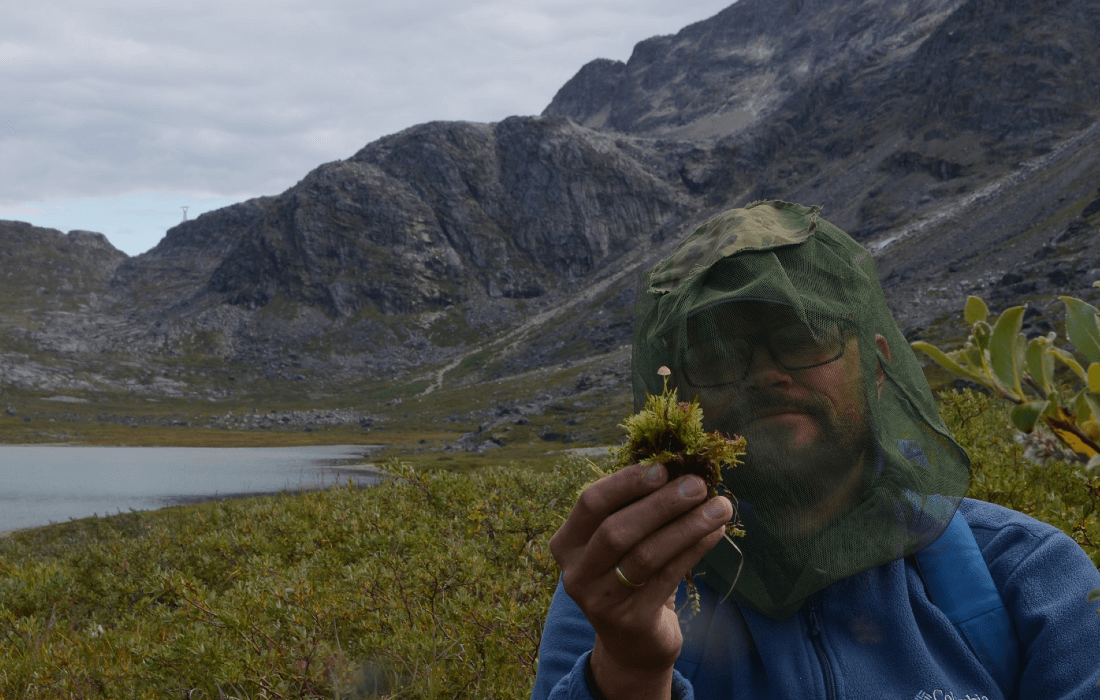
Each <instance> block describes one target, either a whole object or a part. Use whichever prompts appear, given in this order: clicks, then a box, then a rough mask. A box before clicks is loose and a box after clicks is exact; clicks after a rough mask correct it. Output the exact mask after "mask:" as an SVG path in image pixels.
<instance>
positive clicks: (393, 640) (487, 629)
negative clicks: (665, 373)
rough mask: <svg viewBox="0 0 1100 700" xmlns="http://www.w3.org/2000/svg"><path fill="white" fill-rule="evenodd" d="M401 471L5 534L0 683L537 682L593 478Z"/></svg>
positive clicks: (420, 694)
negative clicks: (570, 521)
mask: <svg viewBox="0 0 1100 700" xmlns="http://www.w3.org/2000/svg"><path fill="white" fill-rule="evenodd" d="M399 472H400V473H399V477H400V478H399V479H397V480H395V481H391V482H388V483H385V484H383V485H381V486H378V487H374V488H370V489H354V488H350V487H349V488H336V489H332V490H329V491H320V492H310V493H305V494H298V495H284V496H279V497H266V498H255V499H243V500H232V501H221V502H217V503H209V504H203V505H201V506H192V507H187V508H172V509H166V510H163V511H155V512H134V513H129V514H121V515H118V516H113V517H109V518H99V519H89V520H81V521H73V522H70V523H64V524H60V525H55V526H51V527H47V528H42V529H39V530H33V531H26V532H19V533H15V534H13V535H10V536H9V537H7V538H4V539H3V540H0V696H2V697H5V698H51V699H53V698H59V697H71V698H91V697H110V698H122V697H157V698H164V697H178V698H233V697H240V698H291V697H293V698H334V697H336V698H365V697H376V696H387V695H393V696H395V697H397V696H399V697H402V698H434V697H455V696H466V697H522V696H524V695H526V694H528V693H529V692H530V687H531V684H532V682H533V669H534V667H535V662H536V655H537V650H538V641H539V638H540V636H541V630H542V620H543V618H544V616H545V614H546V610H547V607H548V606H549V602H550V597H551V596H552V594H553V590H554V587H555V584H556V580H557V576H558V570H557V566H556V564H555V563H554V561H553V558H552V557H551V556H550V554H549V550H548V542H549V538H550V536H551V535H552V534H553V532H554V531H555V530H557V528H558V526H559V525H560V523H561V519H562V517H563V515H564V513H566V512H567V511H568V509H569V508H570V507H571V505H572V502H573V499H574V497H575V495H576V492H577V489H578V488H579V486H580V485H581V484H582V483H583V482H584V480H585V479H587V477H588V475H589V474H590V472H588V471H587V470H586V469H581V468H567V467H562V468H560V469H558V470H557V471H554V472H552V473H544V474H537V473H532V472H530V471H525V470H522V469H518V468H496V469H486V470H483V471H481V472H479V473H476V474H471V475H454V474H446V473H431V474H420V473H417V472H415V471H412V470H411V469H409V468H404V467H402V468H400V469H399Z"/></svg>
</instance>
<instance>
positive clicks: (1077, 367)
mask: <svg viewBox="0 0 1100 700" xmlns="http://www.w3.org/2000/svg"><path fill="white" fill-rule="evenodd" d="M1050 354H1051V355H1054V356H1055V357H1056V358H1058V360H1060V361H1061V363H1062V364H1064V365H1065V366H1066V367H1069V368H1070V369H1071V370H1073V373H1074V374H1076V375H1077V376H1078V377H1079V378H1080V379H1081V381H1086V380H1085V370H1083V369H1082V368H1081V363H1079V362H1078V361H1077V359H1076V358H1074V357H1073V355H1070V354H1069V353H1068V352H1066V351H1065V350H1063V349H1062V348H1056V347H1052V348H1051V349H1050Z"/></svg>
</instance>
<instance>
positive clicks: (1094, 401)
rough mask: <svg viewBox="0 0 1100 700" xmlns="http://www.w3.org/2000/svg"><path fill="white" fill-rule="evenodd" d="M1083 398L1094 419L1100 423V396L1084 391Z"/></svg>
mask: <svg viewBox="0 0 1100 700" xmlns="http://www.w3.org/2000/svg"><path fill="white" fill-rule="evenodd" d="M1081 398H1082V399H1084V402H1085V404H1086V405H1087V406H1088V407H1089V411H1091V412H1092V415H1093V417H1094V418H1096V420H1097V421H1100V394H1096V393H1092V392H1087V391H1082V392H1081ZM1081 420H1084V419H1081Z"/></svg>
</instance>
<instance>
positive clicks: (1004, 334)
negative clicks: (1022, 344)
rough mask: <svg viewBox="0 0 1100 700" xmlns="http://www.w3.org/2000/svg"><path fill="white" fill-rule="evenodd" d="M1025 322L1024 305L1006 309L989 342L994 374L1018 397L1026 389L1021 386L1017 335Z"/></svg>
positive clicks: (990, 362)
mask: <svg viewBox="0 0 1100 700" xmlns="http://www.w3.org/2000/svg"><path fill="white" fill-rule="evenodd" d="M1023 323H1024V307H1022V306H1013V307H1012V308H1011V309H1007V310H1005V312H1004V313H1003V314H1001V317H1000V318H999V319H997V326H996V327H995V328H994V329H993V337H992V338H991V340H990V343H989V364H990V365H991V367H992V369H993V375H994V376H995V377H996V378H997V380H998V381H1000V383H1001V384H1002V385H1003V386H1004V388H1005V389H1007V390H1008V391H1009V392H1010V393H1012V394H1013V395H1014V396H1016V398H1023V396H1024V391H1023V389H1021V388H1020V374H1021V371H1022V369H1023V368H1022V367H1021V366H1020V359H1022V358H1020V357H1019V354H1018V349H1017V344H1016V337H1017V336H1018V335H1019V334H1020V328H1021V327H1022V326H1023Z"/></svg>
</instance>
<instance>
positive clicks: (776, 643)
mask: <svg viewBox="0 0 1100 700" xmlns="http://www.w3.org/2000/svg"><path fill="white" fill-rule="evenodd" d="M959 512H960V513H961V514H962V515H963V517H964V518H965V519H966V521H967V523H968V524H969V525H970V528H971V530H972V531H973V533H974V537H975V539H976V540H977V542H978V546H979V548H980V549H981V551H982V556H983V558H984V559H985V563H986V565H987V566H988V567H989V572H990V574H991V575H992V577H993V582H994V584H995V585H996V587H997V590H998V592H999V593H1000V595H1001V598H1002V599H1003V601H1004V605H1005V608H1006V609H1007V610H1008V614H1009V616H1010V617H1011V619H1012V623H1013V625H1014V627H1015V631H1016V636H1017V638H1018V641H1019V649H1020V663H1019V667H1018V669H1017V678H1016V683H1015V685H1014V687H1012V688H1008V689H1007V691H1002V689H1000V688H999V687H998V686H997V684H996V682H995V681H994V680H993V678H992V677H991V676H990V675H989V673H987V672H986V670H985V669H984V668H983V667H982V665H981V663H980V662H979V661H978V659H977V658H976V657H975V656H974V654H973V653H972V652H971V651H970V649H969V647H967V645H966V642H965V641H964V640H963V638H962V637H961V636H960V635H959V634H958V632H957V631H956V630H955V628H954V627H953V626H952V624H951V623H950V622H949V621H948V619H947V617H946V616H945V615H944V614H943V613H942V612H941V611H940V610H939V609H938V608H937V607H936V606H935V605H933V604H932V602H931V601H929V599H928V595H927V593H926V591H925V587H924V583H923V581H922V579H921V577H920V574H919V572H918V571H917V568H916V566H915V565H914V563H913V561H912V560H911V559H910V558H906V559H901V560H897V561H894V562H891V563H889V564H886V565H883V566H879V567H876V568H874V569H870V570H868V571H864V572H863V573H860V574H857V575H855V576H852V577H850V578H847V579H844V580H842V581H838V582H836V583H834V584H832V585H830V586H828V587H827V588H825V589H823V590H822V591H819V592H818V593H816V594H814V595H813V596H811V598H810V599H809V600H807V601H806V603H805V604H804V605H803V607H802V609H801V610H800V611H799V612H798V613H797V614H796V615H794V616H792V617H790V618H788V619H786V620H783V621H776V620H772V619H769V618H767V617H764V616H762V615H759V614H757V613H754V612H753V611H751V610H749V609H747V608H744V607H742V606H740V605H737V604H735V603H732V602H726V603H723V604H721V605H717V598H718V596H717V595H715V594H714V592H713V591H710V590H709V589H707V588H706V587H705V586H702V585H701V586H700V591H701V593H702V594H703V601H702V602H703V609H702V611H701V612H700V613H699V614H698V615H697V616H696V617H695V618H693V619H692V620H691V621H690V622H689V623H687V624H686V625H685V627H684V639H685V641H684V647H683V649H682V651H681V654H680V658H679V660H678V661H677V662H676V667H675V678H674V681H673V697H674V698H681V699H684V700H688V699H692V698H695V699H697V700H710V699H712V698H714V699H717V698H742V699H749V698H751V699H752V700H764V699H767V698H775V699H776V700H780V699H782V700H788V699H790V698H827V699H830V700H832V699H834V698H835V699H841V698H844V699H847V698H884V699H885V698H889V699H891V700H893V699H895V698H896V699H897V700H1001V699H1006V700H1007V699H1008V698H1019V699H1020V700H1033V699H1035V700H1038V699H1039V698H1043V699H1044V700H1055V699H1058V700H1061V699H1069V698H1075V699H1076V698H1100V686H1098V685H1097V683H1098V682H1100V616H1098V615H1097V614H1096V606H1095V604H1091V603H1089V602H1088V601H1087V600H1086V596H1087V595H1088V592H1089V591H1090V590H1092V589H1094V588H1100V572H1097V569H1096V567H1095V566H1094V565H1093V564H1092V562H1091V561H1089V558H1088V557H1087V556H1086V555H1085V553H1084V552H1083V551H1082V550H1081V548H1080V547H1079V546H1078V545H1077V544H1076V543H1075V542H1074V541H1073V540H1072V539H1070V538H1069V537H1067V536H1066V535H1065V534H1064V533H1062V532H1061V531H1059V530H1057V529H1056V528H1054V527H1052V526H1050V525H1047V524H1045V523H1041V522H1039V521H1037V520H1035V519H1033V518H1030V517H1028V516H1025V515H1022V514H1020V513H1017V512H1015V511H1012V510H1008V509H1006V508H1002V507H1000V506H995V505H991V504H988V503H984V502H981V501H975V500H971V499H965V500H964V501H963V502H962V504H961V505H960V507H959ZM681 588H682V587H681ZM682 592H683V591H682V590H681V595H682ZM594 640H595V633H594V632H593V630H592V627H591V626H590V625H589V624H588V621H587V620H586V619H585V617H584V614H583V613H582V612H581V611H580V609H579V608H578V607H577V605H576V603H574V602H573V600H572V599H571V598H570V597H569V596H568V595H567V594H566V593H565V591H564V589H563V588H562V586H561V585H560V583H559V585H558V590H557V592H556V593H555V595H554V600H553V603H552V604H551V607H550V613H549V615H548V617H547V620H546V626H545V629H544V632H543V638H542V645H541V647H540V652H539V669H538V676H537V678H536V681H535V688H534V692H533V693H532V696H531V697H532V700H544V699H547V698H552V699H553V700H566V699H569V700H573V699H576V700H580V699H582V698H591V697H592V694H591V692H590V689H589V687H588V684H587V682H586V679H585V667H586V664H587V662H588V653H589V651H590V650H591V649H592V644H593V642H594Z"/></svg>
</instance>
